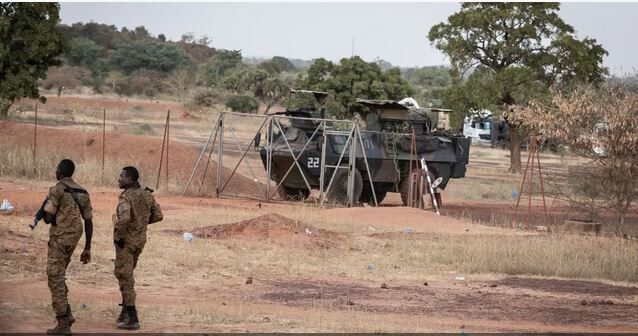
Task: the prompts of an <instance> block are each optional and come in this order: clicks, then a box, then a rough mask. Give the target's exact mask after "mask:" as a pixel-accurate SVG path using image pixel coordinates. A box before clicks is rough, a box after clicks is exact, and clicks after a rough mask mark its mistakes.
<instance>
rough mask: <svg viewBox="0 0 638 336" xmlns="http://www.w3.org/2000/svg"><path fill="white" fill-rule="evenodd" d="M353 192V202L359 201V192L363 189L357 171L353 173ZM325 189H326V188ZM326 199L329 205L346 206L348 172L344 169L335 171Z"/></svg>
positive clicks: (359, 174)
mask: <svg viewBox="0 0 638 336" xmlns="http://www.w3.org/2000/svg"><path fill="white" fill-rule="evenodd" d="M353 178H354V190H353V191H352V192H353V195H352V196H353V199H354V200H355V202H357V201H358V200H359V198H360V197H361V190H362V189H363V180H362V179H361V173H359V171H358V170H355V171H354V174H353ZM326 188H327V187H326ZM326 197H327V199H328V201H329V202H331V203H336V204H347V203H348V170H347V169H345V168H339V169H337V172H336V173H335V177H334V180H333V181H332V186H331V187H330V191H329V193H328V195H326Z"/></svg>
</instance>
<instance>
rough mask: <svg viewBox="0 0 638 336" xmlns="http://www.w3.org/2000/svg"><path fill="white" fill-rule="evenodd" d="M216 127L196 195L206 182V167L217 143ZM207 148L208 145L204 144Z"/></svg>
mask: <svg viewBox="0 0 638 336" xmlns="http://www.w3.org/2000/svg"><path fill="white" fill-rule="evenodd" d="M217 129H218V128H217V126H215V135H214V136H213V143H212V144H211V145H210V153H208V160H207V161H206V166H205V167H204V174H203V175H202V180H201V182H200V183H199V188H198V189H197V192H198V193H201V192H202V186H203V185H204V181H206V175H207V174H208V165H209V164H210V159H211V158H212V157H213V151H214V148H215V143H216V142H217ZM206 146H208V144H206Z"/></svg>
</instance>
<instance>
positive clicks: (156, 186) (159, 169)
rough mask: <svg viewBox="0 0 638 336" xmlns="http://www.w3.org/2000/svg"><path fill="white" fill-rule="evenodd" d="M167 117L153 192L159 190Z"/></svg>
mask: <svg viewBox="0 0 638 336" xmlns="http://www.w3.org/2000/svg"><path fill="white" fill-rule="evenodd" d="M167 126H168V115H167V116H166V124H164V137H163V138H162V150H161V152H160V161H159V168H158V170H157V182H156V183H155V190H157V189H158V188H159V182H160V176H162V163H163V162H164V146H165V145H166V131H168V127H167Z"/></svg>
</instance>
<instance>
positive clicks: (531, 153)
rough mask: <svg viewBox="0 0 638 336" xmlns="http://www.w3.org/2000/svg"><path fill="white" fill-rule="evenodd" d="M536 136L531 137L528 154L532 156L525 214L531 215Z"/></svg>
mask: <svg viewBox="0 0 638 336" xmlns="http://www.w3.org/2000/svg"><path fill="white" fill-rule="evenodd" d="M535 139H536V138H535V137H532V138H531V139H530V140H531V142H532V143H531V144H530V145H531V148H530V153H529V155H530V156H531V157H532V168H531V170H530V171H529V195H528V204H527V215H528V216H531V214H532V193H533V192H534V189H533V188H534V183H533V182H534V155H535V154H536V140H535Z"/></svg>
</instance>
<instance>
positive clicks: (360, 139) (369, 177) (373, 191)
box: [357, 126, 379, 206]
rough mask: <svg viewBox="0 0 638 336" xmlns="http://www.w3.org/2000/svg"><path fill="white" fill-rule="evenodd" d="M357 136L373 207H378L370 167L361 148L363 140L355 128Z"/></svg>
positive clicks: (364, 150) (364, 151) (363, 148)
mask: <svg viewBox="0 0 638 336" xmlns="http://www.w3.org/2000/svg"><path fill="white" fill-rule="evenodd" d="M357 134H358V136H359V145H360V146H361V153H362V155H363V162H364V163H365V165H366V172H367V173H368V181H369V182H370V190H371V191H372V197H373V198H374V206H379V202H377V193H376V191H375V190H374V183H373V182H372V175H371V174H370V165H369V164H368V156H367V155H366V149H365V147H364V146H363V138H362V137H361V130H360V129H359V127H358V126H357Z"/></svg>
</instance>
